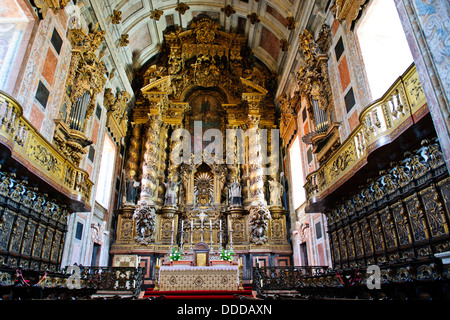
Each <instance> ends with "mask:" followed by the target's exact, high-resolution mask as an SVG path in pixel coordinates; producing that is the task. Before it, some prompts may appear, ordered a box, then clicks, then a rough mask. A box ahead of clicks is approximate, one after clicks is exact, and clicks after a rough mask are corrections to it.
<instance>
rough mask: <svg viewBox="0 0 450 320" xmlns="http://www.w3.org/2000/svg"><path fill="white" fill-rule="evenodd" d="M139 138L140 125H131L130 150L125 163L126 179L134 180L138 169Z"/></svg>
mask: <svg viewBox="0 0 450 320" xmlns="http://www.w3.org/2000/svg"><path fill="white" fill-rule="evenodd" d="M140 138H141V124H138V123H133V124H132V129H131V139H130V149H129V150H128V159H127V163H126V171H127V174H126V179H127V180H128V179H136V178H137V173H138V169H139V153H140V152H139V150H140V145H141V144H140Z"/></svg>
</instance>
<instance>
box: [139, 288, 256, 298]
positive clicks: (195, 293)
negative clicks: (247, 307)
mask: <svg viewBox="0 0 450 320" xmlns="http://www.w3.org/2000/svg"><path fill="white" fill-rule="evenodd" d="M239 296H245V297H252V290H251V289H247V290H236V291H222V290H190V291H153V288H149V289H147V290H146V291H145V294H144V296H143V298H144V299H146V298H150V297H155V298H161V299H239Z"/></svg>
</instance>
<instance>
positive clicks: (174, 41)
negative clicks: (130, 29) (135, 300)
mask: <svg viewBox="0 0 450 320" xmlns="http://www.w3.org/2000/svg"><path fill="white" fill-rule="evenodd" d="M164 39H165V43H164V47H163V50H162V52H163V54H162V55H161V57H160V58H159V60H158V62H156V63H155V64H153V65H151V66H147V67H146V68H144V69H143V70H142V73H141V74H140V75H139V77H140V79H141V80H142V83H141V84H140V87H139V91H138V93H137V94H136V106H135V108H134V109H133V111H132V115H131V117H132V119H130V121H131V126H130V129H129V131H128V141H129V143H128V146H129V147H128V150H127V156H126V163H125V171H126V183H125V187H126V188H125V190H124V192H123V193H124V195H126V196H124V199H123V201H122V207H121V209H119V210H117V213H118V217H119V220H118V234H117V239H116V242H115V243H114V244H113V246H112V250H111V253H112V254H113V255H116V254H130V255H133V254H137V255H139V256H140V257H141V259H144V260H149V261H150V264H148V265H147V267H148V268H150V269H148V272H147V274H148V275H149V276H148V277H147V278H146V281H147V283H149V282H148V281H151V280H153V279H154V277H153V275H154V273H153V272H154V269H152V268H153V267H154V263H155V261H156V259H157V258H163V260H164V261H165V263H168V262H169V261H168V255H167V254H168V253H169V252H170V251H171V250H172V249H173V248H175V249H178V250H180V251H182V252H183V253H184V255H183V256H184V259H190V254H191V252H192V248H193V246H194V245H195V244H196V243H198V242H204V243H207V244H208V245H209V246H210V248H211V250H212V251H211V254H212V255H217V254H218V253H219V252H220V250H221V249H232V250H233V251H234V252H236V254H237V256H240V257H244V258H245V259H244V261H245V262H244V264H245V265H244V279H250V278H251V268H252V265H251V261H252V260H253V259H252V258H251V257H253V256H257V255H264V256H266V257H267V256H271V261H272V263H273V264H274V265H275V263H276V262H275V261H277V259H276V257H278V256H290V255H291V253H292V252H291V249H290V245H289V244H288V241H287V231H286V230H287V226H286V213H287V211H286V210H285V208H284V206H283V204H282V200H281V199H282V195H283V187H282V186H281V184H280V183H279V181H280V179H279V178H280V174H281V170H280V169H281V167H280V166H279V165H278V164H279V160H280V158H279V155H278V147H273V146H278V142H279V139H280V138H279V134H278V131H277V128H278V124H277V116H276V112H275V106H274V105H273V96H272V92H274V90H273V89H274V83H275V82H274V81H275V80H274V79H275V75H274V74H273V73H272V72H271V71H270V70H268V69H267V68H266V67H265V66H264V65H262V64H261V63H259V62H258V61H256V59H254V57H253V55H251V53H250V51H249V49H248V48H247V47H246V43H247V39H246V38H245V37H244V36H242V35H240V34H235V33H226V32H224V31H222V30H220V27H219V26H218V25H217V24H216V23H215V22H214V21H213V20H211V19H210V18H209V17H205V16H200V17H198V18H196V19H194V20H193V21H192V22H191V24H190V26H189V28H187V29H176V30H174V31H169V32H167V33H165V35H164ZM264 129H265V130H264ZM265 133H267V135H265ZM265 137H267V139H265ZM272 140H274V142H275V143H272ZM212 142H214V144H212ZM212 146H215V147H214V148H212ZM260 155H262V156H260ZM277 157H278V158H277ZM177 159H178V160H180V159H181V160H180V161H178V160H177ZM141 261H142V260H141Z"/></svg>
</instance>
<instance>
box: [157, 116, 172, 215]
mask: <svg viewBox="0 0 450 320" xmlns="http://www.w3.org/2000/svg"><path fill="white" fill-rule="evenodd" d="M168 132H169V125H168V124H167V123H165V122H163V123H162V124H161V128H160V137H159V139H160V148H159V161H158V175H157V176H158V180H157V189H156V196H155V199H156V200H155V201H156V204H157V205H158V206H159V207H161V206H163V205H164V188H163V182H164V180H165V176H164V172H165V171H166V167H167V164H166V161H167V147H168Z"/></svg>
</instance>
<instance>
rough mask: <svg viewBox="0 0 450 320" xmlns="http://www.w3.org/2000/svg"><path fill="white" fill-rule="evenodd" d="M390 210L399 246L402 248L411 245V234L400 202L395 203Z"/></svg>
mask: <svg viewBox="0 0 450 320" xmlns="http://www.w3.org/2000/svg"><path fill="white" fill-rule="evenodd" d="M390 208H391V211H392V215H393V216H394V221H395V226H396V231H397V235H398V241H399V245H400V246H403V245H407V244H409V243H411V241H412V238H411V232H410V229H409V225H408V220H407V213H406V210H405V208H404V207H403V204H402V203H401V202H396V203H394V204H393V205H392V206H391V207H390Z"/></svg>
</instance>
